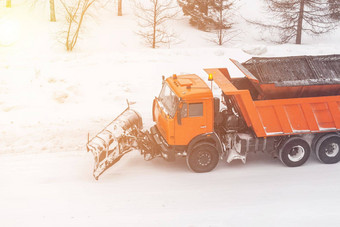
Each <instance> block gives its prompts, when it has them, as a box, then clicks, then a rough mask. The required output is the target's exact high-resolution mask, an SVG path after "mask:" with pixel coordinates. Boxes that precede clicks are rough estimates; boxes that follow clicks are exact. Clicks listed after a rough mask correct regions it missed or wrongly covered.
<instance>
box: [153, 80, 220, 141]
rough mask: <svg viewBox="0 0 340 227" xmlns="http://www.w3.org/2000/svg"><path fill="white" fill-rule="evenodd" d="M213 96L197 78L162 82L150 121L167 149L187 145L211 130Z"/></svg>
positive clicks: (212, 125) (212, 123) (212, 126)
mask: <svg viewBox="0 0 340 227" xmlns="http://www.w3.org/2000/svg"><path fill="white" fill-rule="evenodd" d="M213 104H214V101H213V94H212V91H211V90H210V88H209V87H208V86H207V84H206V83H205V82H204V81H203V80H202V79H201V78H200V77H198V76H197V75H194V74H190V75H181V76H177V75H173V76H172V77H169V78H167V79H166V80H163V86H162V89H161V92H160V94H159V96H158V97H156V98H155V99H154V102H153V120H154V122H155V123H156V127H157V130H158V131H159V133H160V134H161V136H162V137H163V138H164V140H165V141H166V143H167V144H168V145H170V146H186V145H188V144H190V142H191V141H192V140H193V139H194V138H195V137H197V136H199V135H202V134H206V133H211V132H213V131H214V107H213Z"/></svg>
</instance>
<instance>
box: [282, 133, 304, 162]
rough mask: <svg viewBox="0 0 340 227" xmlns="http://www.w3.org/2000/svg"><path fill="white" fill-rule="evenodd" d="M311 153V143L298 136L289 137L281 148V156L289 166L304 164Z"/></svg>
mask: <svg viewBox="0 0 340 227" xmlns="http://www.w3.org/2000/svg"><path fill="white" fill-rule="evenodd" d="M309 155H310V147H309V144H308V143H307V142H306V141H305V140H303V139H301V138H297V137H292V138H290V139H288V140H287V141H286V142H285V143H284V144H283V146H282V147H281V149H280V150H279V157H280V160H281V162H282V163H283V164H285V165H286V166H288V167H297V166H301V165H303V164H304V163H305V162H306V161H307V159H308V158H309Z"/></svg>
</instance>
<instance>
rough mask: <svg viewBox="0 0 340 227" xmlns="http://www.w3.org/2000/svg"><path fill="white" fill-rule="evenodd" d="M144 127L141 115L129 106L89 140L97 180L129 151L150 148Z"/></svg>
mask: <svg viewBox="0 0 340 227" xmlns="http://www.w3.org/2000/svg"><path fill="white" fill-rule="evenodd" d="M142 127H143V123H142V118H141V117H140V115H139V114H138V113H137V112H136V111H134V110H132V109H130V108H129V107H128V108H127V109H126V110H125V111H123V112H122V113H121V114H120V115H119V116H118V117H117V118H116V119H114V120H113V121H112V122H111V123H110V124H108V125H107V126H106V127H105V128H104V129H103V130H102V131H101V132H99V133H98V134H97V135H96V136H95V137H93V138H92V139H91V140H89V141H88V142H87V145H86V147H87V151H91V152H92V154H93V156H94V169H93V176H94V178H95V179H96V180H98V178H99V176H100V175H101V174H102V173H103V172H104V171H105V170H107V169H108V168H110V167H111V166H112V165H114V164H115V163H116V162H118V161H119V160H120V159H121V158H122V157H123V156H124V155H125V154H127V153H128V152H130V151H132V150H134V149H139V150H141V151H142V152H144V151H145V150H150V146H149V145H150V143H148V142H149V140H148V139H145V137H146V134H145V133H143V132H142V131H141V129H142Z"/></svg>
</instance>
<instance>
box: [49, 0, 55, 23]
mask: <svg viewBox="0 0 340 227" xmlns="http://www.w3.org/2000/svg"><path fill="white" fill-rule="evenodd" d="M50 21H51V22H56V18H55V7H54V0H50Z"/></svg>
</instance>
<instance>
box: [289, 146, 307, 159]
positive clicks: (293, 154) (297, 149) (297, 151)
mask: <svg viewBox="0 0 340 227" xmlns="http://www.w3.org/2000/svg"><path fill="white" fill-rule="evenodd" d="M304 156H305V149H304V148H303V147H302V146H294V147H292V149H291V150H290V151H289V153H288V158H289V160H290V161H292V162H298V161H300V160H301V159H303V157H304Z"/></svg>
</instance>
